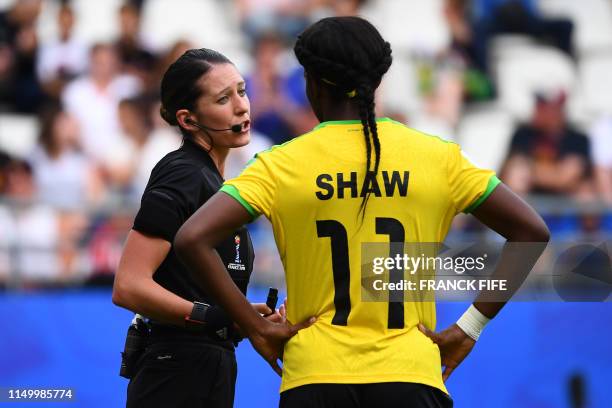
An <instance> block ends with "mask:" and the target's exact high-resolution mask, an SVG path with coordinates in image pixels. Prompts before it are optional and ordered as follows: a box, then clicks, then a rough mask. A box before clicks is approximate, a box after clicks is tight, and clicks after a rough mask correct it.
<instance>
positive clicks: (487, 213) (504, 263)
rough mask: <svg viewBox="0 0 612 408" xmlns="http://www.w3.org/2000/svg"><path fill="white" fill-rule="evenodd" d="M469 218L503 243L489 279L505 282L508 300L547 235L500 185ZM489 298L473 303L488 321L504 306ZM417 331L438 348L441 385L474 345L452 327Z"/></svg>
mask: <svg viewBox="0 0 612 408" xmlns="http://www.w3.org/2000/svg"><path fill="white" fill-rule="evenodd" d="M473 215H474V216H475V217H476V218H478V220H480V222H482V223H483V224H485V225H486V226H487V227H489V228H491V229H492V230H494V231H496V232H497V233H499V234H500V235H501V236H503V237H504V238H506V240H507V243H506V245H505V246H504V250H503V251H502V254H501V258H500V260H499V262H498V264H497V268H496V270H495V271H494V272H493V274H492V275H491V278H492V279H507V282H508V293H507V299H509V298H510V297H512V295H513V294H514V293H515V292H516V291H517V290H518V288H519V287H520V286H521V284H522V283H523V282H524V281H525V279H526V278H527V275H528V274H529V272H530V271H531V269H532V268H533V266H534V265H535V263H536V262H537V260H538V258H539V257H540V255H541V254H542V252H543V251H544V249H545V248H546V244H547V243H548V240H549V239H550V232H549V231H548V228H547V227H546V224H545V223H544V220H542V218H541V217H540V216H539V215H538V214H537V213H536V212H535V211H534V210H533V208H531V206H529V204H527V203H526V202H525V201H523V200H522V199H521V198H520V197H519V196H517V195H516V194H514V193H513V192H512V191H511V190H510V189H509V188H508V187H506V186H505V185H504V184H500V185H499V186H497V188H496V189H495V190H494V191H493V193H492V194H491V195H490V196H489V198H487V199H486V200H485V201H484V202H483V203H482V204H481V205H480V207H478V208H477V209H476V210H475V211H474V212H473ZM525 242H528V243H530V244H529V246H528V249H527V247H526V246H525V245H524V244H523V245H521V244H520V243H525ZM516 243H518V244H516ZM491 296H492V294H491V293H487V292H481V293H480V294H479V296H478V297H477V298H476V301H475V302H474V307H476V309H478V310H479V311H480V312H481V313H482V314H483V315H485V316H486V317H488V318H493V317H495V316H496V315H497V314H498V313H499V311H500V310H501V309H502V308H503V307H504V306H505V304H506V302H499V301H497V302H492V301H488V299H490V298H491ZM498 297H499V296H498ZM507 299H506V300H507ZM419 329H420V330H421V331H422V332H423V333H424V334H426V335H427V336H428V337H429V338H431V339H432V341H433V342H434V343H436V344H437V345H438V347H439V348H440V355H441V358H442V365H443V366H444V367H445V368H444V372H443V374H442V377H443V379H444V381H446V379H447V378H448V377H449V376H450V374H451V373H452V372H453V370H454V369H455V368H456V367H457V366H458V365H459V364H460V363H461V362H462V361H463V360H464V359H465V358H466V357H467V355H468V354H469V353H470V351H471V350H472V348H473V347H474V344H475V343H476V342H475V341H474V340H473V339H472V338H470V337H469V336H468V335H467V334H465V333H464V332H463V330H461V329H460V328H459V326H457V325H456V324H453V325H451V326H450V327H448V328H447V329H445V330H443V331H441V332H439V333H434V332H432V331H431V330H429V329H428V328H426V327H425V326H423V325H422V324H421V325H419Z"/></svg>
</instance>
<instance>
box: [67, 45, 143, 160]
mask: <svg viewBox="0 0 612 408" xmlns="http://www.w3.org/2000/svg"><path fill="white" fill-rule="evenodd" d="M90 55H91V57H90V63H89V73H88V74H87V75H86V76H84V77H82V78H79V79H77V80H75V81H73V82H71V83H70V84H69V85H68V86H67V87H66V88H65V90H64V92H63V95H62V100H63V103H64V106H65V108H66V110H67V111H68V112H69V113H71V114H73V115H74V116H75V117H76V118H77V120H78V121H79V124H80V127H81V134H82V146H83V150H84V151H85V153H86V154H87V155H88V156H89V157H90V158H92V159H94V160H97V161H101V160H103V159H104V158H106V157H108V152H109V150H110V148H111V147H112V146H114V145H116V143H117V142H118V140H119V138H120V137H121V136H120V127H119V116H118V106H119V101H120V100H121V99H124V98H129V97H132V96H135V95H136V94H137V93H138V92H139V91H140V89H141V84H140V82H139V81H138V80H137V79H136V78H134V77H133V76H129V75H121V74H120V72H119V61H118V57H117V53H116V51H115V49H114V48H113V47H112V46H110V45H108V44H96V45H94V46H93V48H92V49H91V52H90Z"/></svg>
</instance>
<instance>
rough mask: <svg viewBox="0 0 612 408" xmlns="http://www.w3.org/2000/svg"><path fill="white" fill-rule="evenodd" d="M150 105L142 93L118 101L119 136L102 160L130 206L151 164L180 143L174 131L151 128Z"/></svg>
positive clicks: (136, 202) (136, 200) (137, 200)
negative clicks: (172, 132)
mask: <svg viewBox="0 0 612 408" xmlns="http://www.w3.org/2000/svg"><path fill="white" fill-rule="evenodd" d="M151 106H152V101H151V100H149V99H148V98H145V97H135V98H130V99H124V100H122V101H121V103H120V104H119V123H120V124H121V129H122V138H121V140H120V142H119V143H118V144H117V145H116V146H115V147H114V148H113V149H112V150H111V151H110V155H109V158H108V160H106V163H108V170H109V175H110V176H111V180H112V181H113V183H114V184H115V185H117V186H120V187H122V190H123V191H124V192H125V193H126V195H127V199H128V203H129V204H131V205H132V206H133V208H137V207H138V205H139V203H140V198H141V197H142V193H143V192H144V189H145V187H146V185H147V182H148V181H149V175H150V174H151V171H152V170H153V167H155V164H157V162H159V161H160V160H161V158H162V157H164V156H165V155H166V154H168V153H170V152H171V151H173V150H176V149H178V148H179V147H180V145H181V139H180V137H179V136H178V135H177V134H168V133H163V132H153V118H152V113H151V112H152V108H151ZM157 112H159V110H157Z"/></svg>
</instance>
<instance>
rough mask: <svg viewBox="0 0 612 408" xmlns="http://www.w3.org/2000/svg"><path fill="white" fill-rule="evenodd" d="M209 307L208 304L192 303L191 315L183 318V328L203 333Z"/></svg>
mask: <svg viewBox="0 0 612 408" xmlns="http://www.w3.org/2000/svg"><path fill="white" fill-rule="evenodd" d="M209 308H210V305H209V304H208V303H202V302H193V309H191V314H190V315H189V316H185V327H186V328H187V329H189V330H193V331H203V330H205V329H206V314H207V312H208V309H209Z"/></svg>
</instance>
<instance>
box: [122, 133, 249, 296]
mask: <svg viewBox="0 0 612 408" xmlns="http://www.w3.org/2000/svg"><path fill="white" fill-rule="evenodd" d="M222 184H223V177H221V174H219V171H218V170H217V167H216V166H215V164H214V163H213V161H212V159H211V158H210V156H209V155H208V153H206V152H205V151H204V150H203V149H202V148H200V147H199V146H198V145H196V144H195V143H194V142H192V141H190V140H185V142H184V143H183V146H181V147H180V148H179V149H178V150H175V151H173V152H171V153H169V154H167V155H166V156H165V157H164V158H163V159H162V160H160V162H159V163H157V165H156V166H155V167H154V168H153V171H152V172H151V177H150V179H149V183H148V184H147V187H146V189H145V192H144V194H143V196H142V201H141V204H140V210H139V211H138V214H137V215H136V219H135V220H134V226H133V229H134V230H136V231H139V232H141V233H143V234H146V235H151V236H155V237H160V238H163V239H165V240H166V241H168V242H170V243H172V242H173V241H174V236H175V235H176V232H177V231H178V229H179V228H180V227H181V225H183V223H184V222H185V221H187V219H188V218H189V217H190V216H191V215H192V214H193V213H194V212H195V211H196V210H197V209H198V208H199V207H200V206H202V205H203V204H204V203H205V202H206V201H207V200H208V199H209V198H210V197H211V196H212V195H213V194H215V193H216V192H217V191H218V190H219V188H221V185H222ZM216 249H217V252H218V253H219V255H220V257H221V259H222V260H223V263H224V265H225V267H226V269H227V271H228V273H229V274H230V276H231V277H232V279H233V280H234V282H235V283H236V285H237V286H238V287H239V288H240V290H241V291H242V292H243V293H245V294H246V289H247V285H248V282H249V277H250V275H251V272H252V270H253V258H254V252H253V246H252V243H251V239H250V236H249V233H248V231H247V229H246V228H245V227H242V228H241V229H239V230H237V231H235V232H234V234H232V235H231V237H229V238H228V239H226V240H225V241H223V242H222V243H221V244H220V245H219V246H218V247H217V248H216ZM153 279H154V280H155V281H156V282H157V283H159V284H160V285H161V286H163V287H164V288H166V289H168V290H169V291H171V292H173V293H175V294H176V295H178V296H180V297H182V298H184V299H187V300H189V301H200V302H205V303H209V304H212V303H213V302H212V300H211V298H210V296H209V295H208V294H207V293H206V291H205V290H204V289H202V288H200V286H199V285H198V283H197V281H196V280H195V279H194V277H193V275H192V273H191V272H190V271H189V270H188V269H187V268H186V267H185V266H184V265H183V264H182V263H181V262H180V261H179V259H178V258H177V256H176V254H175V252H174V247H172V248H171V250H170V252H168V255H167V256H166V259H164V261H163V262H162V264H161V265H160V266H159V268H158V269H157V270H156V271H155V274H154V275H153Z"/></svg>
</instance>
